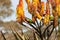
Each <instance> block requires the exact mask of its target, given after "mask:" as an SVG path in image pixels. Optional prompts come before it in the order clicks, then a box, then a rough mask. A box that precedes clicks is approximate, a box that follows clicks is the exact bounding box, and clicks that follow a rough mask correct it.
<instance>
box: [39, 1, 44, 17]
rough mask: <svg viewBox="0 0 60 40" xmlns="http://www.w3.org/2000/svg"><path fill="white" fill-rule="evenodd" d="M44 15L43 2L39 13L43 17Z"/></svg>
mask: <svg viewBox="0 0 60 40" xmlns="http://www.w3.org/2000/svg"><path fill="white" fill-rule="evenodd" d="M43 14H44V2H41V12H40V15H41V16H43Z"/></svg>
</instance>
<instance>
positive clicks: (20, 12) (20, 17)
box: [16, 0, 24, 22]
mask: <svg viewBox="0 0 60 40" xmlns="http://www.w3.org/2000/svg"><path fill="white" fill-rule="evenodd" d="M16 12H17V13H16V15H17V21H18V22H22V21H23V20H24V10H23V0H19V4H18V5H17V8H16Z"/></svg>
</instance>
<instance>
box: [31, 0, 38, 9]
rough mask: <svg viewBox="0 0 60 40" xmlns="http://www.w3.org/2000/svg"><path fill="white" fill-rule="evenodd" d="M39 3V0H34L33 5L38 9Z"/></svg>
mask: <svg viewBox="0 0 60 40" xmlns="http://www.w3.org/2000/svg"><path fill="white" fill-rule="evenodd" d="M38 3H39V0H32V4H33V7H34V8H35V9H36V8H37V5H38Z"/></svg>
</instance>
